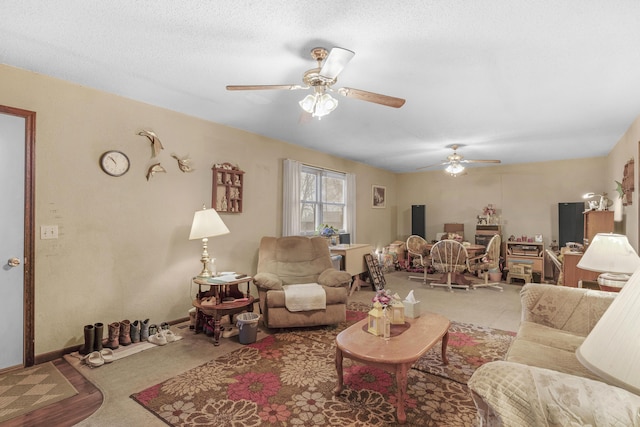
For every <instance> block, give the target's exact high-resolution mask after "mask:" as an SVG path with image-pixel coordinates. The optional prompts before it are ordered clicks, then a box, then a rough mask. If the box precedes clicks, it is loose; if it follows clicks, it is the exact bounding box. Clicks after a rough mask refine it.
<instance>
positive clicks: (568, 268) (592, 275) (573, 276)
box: [562, 252, 600, 288]
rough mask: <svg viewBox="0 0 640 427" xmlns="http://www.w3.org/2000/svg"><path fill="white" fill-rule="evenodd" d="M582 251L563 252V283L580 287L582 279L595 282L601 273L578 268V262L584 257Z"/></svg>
mask: <svg viewBox="0 0 640 427" xmlns="http://www.w3.org/2000/svg"><path fill="white" fill-rule="evenodd" d="M582 255H583V253H582V252H565V253H564V254H562V276H563V285H564V286H570V287H572V288H577V287H578V282H579V281H580V280H588V281H591V282H595V281H597V280H598V276H599V275H600V273H598V272H595V271H588V270H583V269H581V268H578V263H579V262H580V259H581V258H582Z"/></svg>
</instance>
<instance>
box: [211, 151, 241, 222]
mask: <svg viewBox="0 0 640 427" xmlns="http://www.w3.org/2000/svg"><path fill="white" fill-rule="evenodd" d="M212 170H213V185H212V189H213V195H212V200H211V206H213V207H214V208H215V210H216V211H218V212H227V213H241V212H242V186H243V185H244V172H243V171H241V170H240V169H238V167H237V166H232V165H231V164H230V163H216V164H215V165H214V166H213V168H212Z"/></svg>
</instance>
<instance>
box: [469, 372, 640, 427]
mask: <svg viewBox="0 0 640 427" xmlns="http://www.w3.org/2000/svg"><path fill="white" fill-rule="evenodd" d="M468 385H469V388H470V389H471V391H472V396H473V399H474V400H475V401H476V403H477V405H478V408H480V409H481V410H482V412H481V416H482V417H483V418H484V420H485V421H486V423H487V424H486V425H489V426H499V425H503V426H576V427H578V426H637V425H639V422H638V415H637V414H638V411H639V410H640V396H636V395H634V394H632V393H630V392H628V391H626V390H623V389H621V388H618V387H612V386H609V385H607V384H605V383H602V382H600V381H592V380H589V379H586V378H580V377H577V376H572V375H566V374H563V373H559V372H555V371H553V370H548V369H540V368H537V367H528V366H524V365H520V364H514V363H509V362H489V363H486V364H484V365H482V366H481V367H480V368H478V369H477V370H476V371H475V372H474V373H473V376H472V377H471V379H470V380H469V383H468ZM485 404H486V405H485ZM483 425H484V424H483Z"/></svg>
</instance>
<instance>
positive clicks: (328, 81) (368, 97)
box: [227, 47, 405, 119]
mask: <svg viewBox="0 0 640 427" xmlns="http://www.w3.org/2000/svg"><path fill="white" fill-rule="evenodd" d="M353 55H355V53H354V52H352V51H350V50H347V49H343V48H340V47H334V48H333V49H331V52H328V51H327V49H325V48H323V47H315V48H313V49H311V57H312V58H313V59H314V60H316V61H317V62H318V66H317V67H316V68H312V69H310V70H307V71H306V72H305V73H304V75H303V76H302V81H303V83H304V85H293V84H289V85H229V86H227V90H274V89H275V90H298V89H310V88H312V89H313V94H309V95H307V96H306V97H305V98H304V99H303V100H301V101H300V102H299V104H300V106H301V107H302V109H303V110H304V111H306V112H307V113H309V114H311V115H312V116H313V117H318V119H320V118H322V117H323V116H326V115H327V114H329V113H330V112H332V111H333V110H335V109H336V107H337V106H338V100H336V99H335V98H333V97H332V96H331V95H330V94H329V92H333V93H337V94H339V95H342V96H345V97H347V98H355V99H360V100H362V101H368V102H374V103H376V104H380V105H385V106H387V107H393V108H400V107H402V106H403V105H404V103H405V100H404V99H402V98H396V97H393V96H387V95H381V94H379V93H373V92H367V91H364V90H361V89H353V88H349V87H342V88H337V89H334V88H333V85H334V84H335V83H336V81H337V79H338V75H339V74H340V73H341V72H342V70H343V69H344V67H345V66H346V65H347V63H348V62H349V61H350V60H351V58H353Z"/></svg>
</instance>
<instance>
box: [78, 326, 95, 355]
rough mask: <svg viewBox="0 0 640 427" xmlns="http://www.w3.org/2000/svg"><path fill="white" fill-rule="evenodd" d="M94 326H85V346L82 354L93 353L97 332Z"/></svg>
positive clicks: (81, 350)
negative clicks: (94, 330)
mask: <svg viewBox="0 0 640 427" xmlns="http://www.w3.org/2000/svg"><path fill="white" fill-rule="evenodd" d="M93 329H94V328H93V325H85V327H84V346H82V348H80V354H89V353H91V352H92V351H93V342H94V340H95V332H93Z"/></svg>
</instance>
